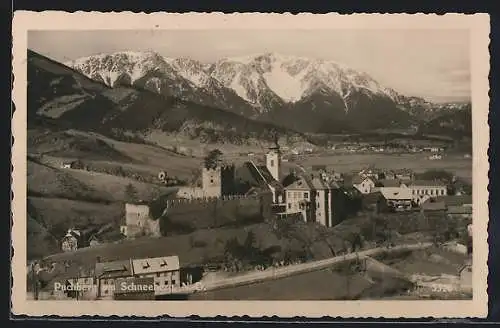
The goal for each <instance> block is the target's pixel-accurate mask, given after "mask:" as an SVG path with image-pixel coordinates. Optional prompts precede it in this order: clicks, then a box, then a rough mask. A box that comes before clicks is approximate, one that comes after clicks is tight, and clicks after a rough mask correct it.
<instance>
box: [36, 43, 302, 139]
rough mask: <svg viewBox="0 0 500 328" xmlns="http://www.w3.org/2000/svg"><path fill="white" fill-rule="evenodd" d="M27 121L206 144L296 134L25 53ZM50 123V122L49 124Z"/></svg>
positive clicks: (119, 134)
mask: <svg viewBox="0 0 500 328" xmlns="http://www.w3.org/2000/svg"><path fill="white" fill-rule="evenodd" d="M28 115H29V125H31V126H33V125H41V124H45V125H58V126H64V127H66V128H74V129H81V130H93V131H97V132H100V133H103V134H106V135H111V136H114V137H116V138H119V137H123V135H124V134H126V133H135V134H139V135H143V136H146V137H147V135H148V134H149V133H151V132H160V133H165V134H172V133H173V134H175V135H177V136H186V137H188V138H190V139H197V140H200V141H202V142H206V143H212V142H213V143H226V142H228V143H232V144H244V143H247V142H252V141H256V142H257V141H260V140H264V141H272V137H273V133H274V132H275V131H277V132H279V133H280V134H281V135H282V136H285V137H287V138H290V139H291V140H298V141H300V140H304V136H303V135H302V134H301V133H298V132H295V131H292V130H290V129H286V128H283V127H279V126H276V125H274V124H272V123H268V122H262V121H256V120H252V119H249V118H246V117H244V116H242V115H238V114H236V113H234V112H231V111H228V110H223V109H219V108H216V107H210V106H207V105H202V104H199V103H195V102H192V101H188V100H184V99H181V98H178V97H175V96H168V95H164V94H158V93H155V92H152V91H150V90H147V89H141V88H139V87H138V86H135V85H134V86H122V85H119V86H115V87H109V86H107V85H106V84H105V83H103V82H99V81H95V80H93V79H90V78H88V77H86V76H85V75H83V74H81V73H79V72H78V71H76V70H73V69H71V68H69V67H67V66H65V65H63V64H60V63H58V62H55V61H53V60H51V59H49V58H47V57H44V56H42V55H40V54H38V53H35V52H33V51H28ZM48 122H50V123H48Z"/></svg>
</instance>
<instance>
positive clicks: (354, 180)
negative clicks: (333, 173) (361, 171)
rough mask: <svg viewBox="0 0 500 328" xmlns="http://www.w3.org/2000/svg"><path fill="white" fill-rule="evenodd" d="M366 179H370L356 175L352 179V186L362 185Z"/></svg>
mask: <svg viewBox="0 0 500 328" xmlns="http://www.w3.org/2000/svg"><path fill="white" fill-rule="evenodd" d="M366 179H368V178H365V177H362V176H359V175H355V176H354V177H352V179H351V183H352V184H360V183H361V182H363V181H364V180H366Z"/></svg>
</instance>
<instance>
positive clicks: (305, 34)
mask: <svg viewBox="0 0 500 328" xmlns="http://www.w3.org/2000/svg"><path fill="white" fill-rule="evenodd" d="M28 48H30V49H31V50H34V51H36V52H39V53H41V54H43V55H45V56H48V57H50V58H52V59H54V60H57V61H60V62H65V61H68V60H72V59H76V58H79V57H84V56H89V55H93V54H98V53H111V52H116V51H123V50H133V51H155V52H158V53H160V54H161V55H163V56H166V57H190V58H193V59H196V60H200V61H202V62H213V61H216V60H217V59H220V58H224V57H232V56H243V55H249V54H258V53H265V52H274V53H279V54H283V55H296V56H304V57H311V58H321V59H326V60H333V61H337V62H339V63H343V64H345V65H347V66H349V67H351V68H353V69H356V70H359V71H363V72H366V73H368V74H369V75H371V76H372V77H373V78H374V79H375V80H377V81H378V82H379V83H381V84H383V85H385V86H386V87H391V88H393V89H395V90H396V91H398V92H400V93H403V94H405V95H407V96H418V97H423V98H425V99H427V100H430V101H435V102H446V101H468V100H470V47H469V32H468V30H450V29H448V30H444V29H434V30H432V29H426V30H414V29H413V30H403V29H397V30H369V29H366V30H359V29H357V30H339V29H334V30H252V29H248V30H241V29H240V30H207V29H205V30H128V31H124V30H115V31H111V30H101V31H95V30H94V31H30V32H29V33H28Z"/></svg>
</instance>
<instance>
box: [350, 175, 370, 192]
mask: <svg viewBox="0 0 500 328" xmlns="http://www.w3.org/2000/svg"><path fill="white" fill-rule="evenodd" d="M352 186H353V187H354V188H356V189H357V190H359V192H360V193H362V194H369V193H371V192H372V191H373V189H374V188H375V181H374V179H372V178H370V177H366V178H362V177H355V178H354V179H353V181H352Z"/></svg>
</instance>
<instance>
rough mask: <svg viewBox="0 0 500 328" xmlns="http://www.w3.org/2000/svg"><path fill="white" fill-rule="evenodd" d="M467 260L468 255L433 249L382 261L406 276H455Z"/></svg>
mask: <svg viewBox="0 0 500 328" xmlns="http://www.w3.org/2000/svg"><path fill="white" fill-rule="evenodd" d="M466 259H467V256H466V255H461V254H457V253H452V252H448V251H445V250H442V249H439V248H436V247H433V248H430V249H428V250H425V251H419V252H413V253H411V254H409V255H408V256H405V257H404V258H394V259H383V260H380V261H381V262H383V263H385V264H387V265H390V266H392V267H393V268H395V269H397V270H400V271H401V272H403V273H405V274H426V275H440V274H451V275H455V274H457V272H458V269H459V268H460V267H461V266H462V265H463V264H464V262H465V260H466Z"/></svg>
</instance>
